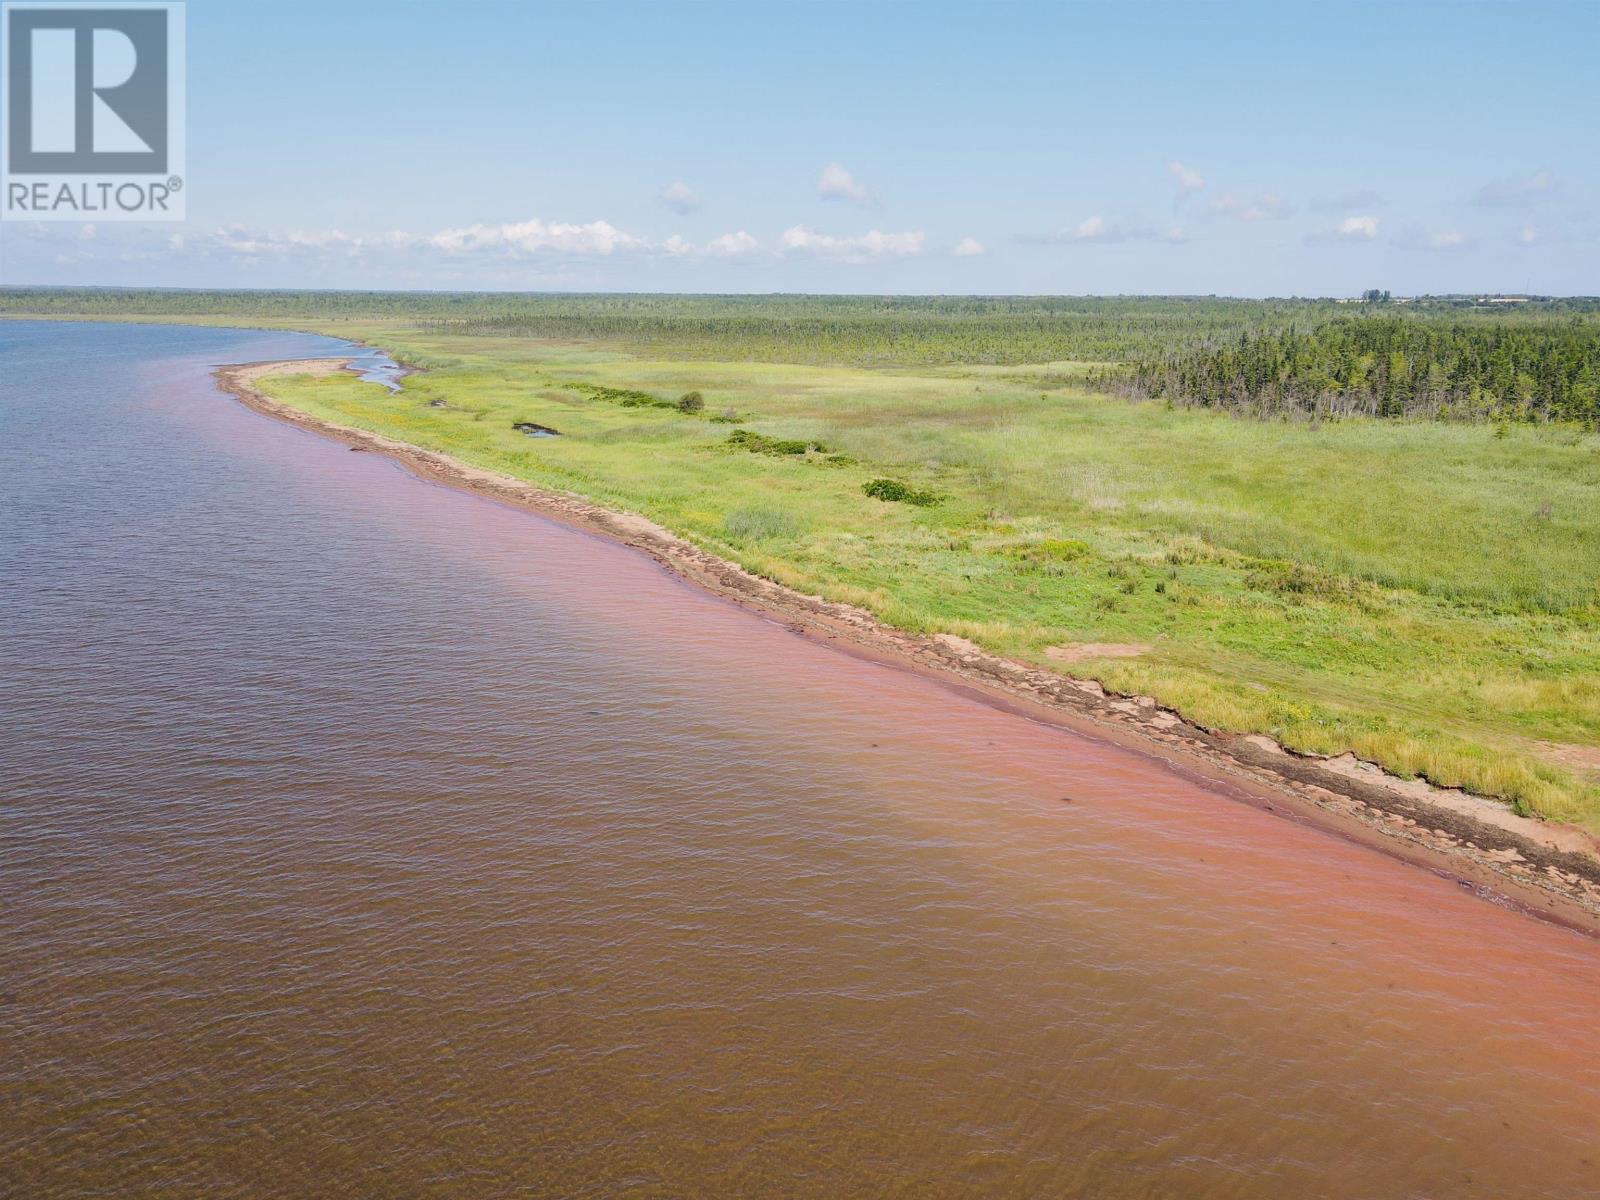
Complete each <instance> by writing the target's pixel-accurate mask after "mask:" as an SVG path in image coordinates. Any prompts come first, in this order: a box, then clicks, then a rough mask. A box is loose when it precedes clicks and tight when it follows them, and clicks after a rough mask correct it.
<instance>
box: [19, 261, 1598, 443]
mask: <svg viewBox="0 0 1600 1200" xmlns="http://www.w3.org/2000/svg"><path fill="white" fill-rule="evenodd" d="M0 313H10V314H16V315H22V314H38V315H60V316H68V315H79V316H108V317H129V316H146V317H166V318H172V317H179V318H181V317H185V316H194V317H204V318H206V319H208V320H211V321H217V320H224V321H230V322H237V323H239V324H249V323H252V322H255V321H269V322H271V323H273V324H278V325H281V324H290V325H294V326H296V327H298V328H305V329H321V330H326V331H329V332H337V331H338V327H339V326H340V325H341V324H343V323H345V322H371V321H405V322H408V323H411V324H413V325H414V326H418V327H422V328H425V329H431V330H436V331H438V332H441V333H457V334H468V335H476V336H483V337H505V338H542V339H562V340H573V341H585V342H602V343H607V344H611V345H615V346H617V347H618V348H621V349H626V350H631V351H634V352H636V353H642V354H650V355H656V356H659V357H663V358H704V359H723V360H731V361H739V360H761V361H767V362H795V363H839V364H847V365H852V366H869V367H874V366H882V367H895V366H904V367H918V366H935V367H938V366H960V365H963V364H972V365H1018V364H1025V363H1026V364H1036V363H1051V362H1080V363H1083V362H1087V363H1093V364H1099V365H1100V368H1101V369H1099V370H1098V371H1096V372H1095V373H1094V374H1093V376H1092V378H1093V379H1094V380H1095V381H1097V382H1098V383H1100V384H1101V385H1103V386H1104V387H1106V388H1108V389H1109V390H1112V391H1115V392H1118V393H1121V394H1123V395H1131V396H1138V397H1155V398H1159V399H1165V400H1169V401H1171V402H1172V403H1175V404H1182V405H1195V406H1203V407H1208V408H1219V409H1224V410H1227V411H1232V412H1238V413H1246V414H1252V415H1259V416H1277V415H1282V414H1290V415H1294V414H1306V415H1313V416H1316V415H1320V416H1327V417H1333V416H1344V415H1353V414H1358V413H1360V414H1370V415H1373V416H1417V417H1429V418H1456V419H1482V418H1486V417H1492V418H1496V419H1529V420H1549V419H1555V420H1573V421H1581V422H1585V423H1588V424H1596V423H1600V411H1597V407H1596V405H1597V401H1596V397H1595V391H1596V370H1597V367H1596V355H1597V353H1600V349H1597V347H1600V300H1596V299H1592V298H1588V299H1548V298H1535V299H1531V300H1529V301H1527V302H1523V303H1516V304H1487V303H1485V302H1483V301H1481V300H1480V299H1478V298H1476V297H1471V296H1459V297H1433V298H1426V299H1421V300H1412V301H1404V302H1401V301H1394V302H1390V301H1388V300H1385V299H1384V298H1383V293H1381V292H1378V293H1376V294H1375V296H1374V298H1372V299H1371V300H1369V301H1368V302H1365V303H1361V302H1358V303H1339V302H1335V301H1332V300H1298V299H1279V300H1232V299H1222V298H1218V297H1214V296H820V295H819V296H812V295H726V296H713V295H706V296H680V295H655V294H625V295H618V294H594V293H588V294H556V293H504V292H320V291H185V290H180V289H159V288H152V289H112V288H103V289H102V288H87V289H86V288H0Z"/></svg>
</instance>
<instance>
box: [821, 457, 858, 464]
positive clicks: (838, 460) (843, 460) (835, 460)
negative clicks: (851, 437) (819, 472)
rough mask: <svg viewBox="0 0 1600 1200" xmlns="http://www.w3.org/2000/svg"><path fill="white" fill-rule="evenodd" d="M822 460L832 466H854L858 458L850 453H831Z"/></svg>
mask: <svg viewBox="0 0 1600 1200" xmlns="http://www.w3.org/2000/svg"><path fill="white" fill-rule="evenodd" d="M822 461H823V462H825V463H827V464H828V465H829V466H830V467H853V466H855V465H856V460H855V459H853V458H851V457H850V456H849V455H848V454H830V455H828V457H827V458H825V459H823V460H822Z"/></svg>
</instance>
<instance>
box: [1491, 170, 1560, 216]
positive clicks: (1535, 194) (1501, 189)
mask: <svg viewBox="0 0 1600 1200" xmlns="http://www.w3.org/2000/svg"><path fill="white" fill-rule="evenodd" d="M1560 190H1561V181H1560V180H1559V179H1557V178H1556V176H1555V172H1554V171H1551V170H1549V169H1546V170H1543V171H1535V172H1534V173H1533V174H1532V175H1529V176H1527V177H1526V178H1522V179H1501V180H1497V181H1496V182H1494V183H1486V184H1484V185H1483V186H1482V187H1481V188H1479V189H1478V191H1477V194H1476V195H1475V196H1473V197H1472V202H1473V203H1474V204H1476V205H1478V206H1479V207H1480V208H1528V207H1531V206H1532V205H1534V204H1537V203H1538V202H1539V201H1540V200H1543V199H1544V198H1546V197H1547V196H1553V195H1555V193H1557V192H1559V191H1560Z"/></svg>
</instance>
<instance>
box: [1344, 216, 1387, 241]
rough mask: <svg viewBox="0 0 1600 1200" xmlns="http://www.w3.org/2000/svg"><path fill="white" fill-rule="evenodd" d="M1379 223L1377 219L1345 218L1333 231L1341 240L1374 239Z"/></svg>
mask: <svg viewBox="0 0 1600 1200" xmlns="http://www.w3.org/2000/svg"><path fill="white" fill-rule="evenodd" d="M1378 225H1379V221H1378V218H1377V217H1346V218H1345V219H1344V220H1342V221H1340V222H1339V227H1338V228H1337V229H1336V230H1334V233H1336V234H1337V235H1338V236H1339V237H1342V238H1367V239H1369V240H1370V239H1371V238H1375V237H1377V236H1378Z"/></svg>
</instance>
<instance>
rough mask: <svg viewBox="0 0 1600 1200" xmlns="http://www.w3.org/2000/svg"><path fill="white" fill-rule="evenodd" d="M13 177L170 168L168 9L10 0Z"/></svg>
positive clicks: (7, 66) (8, 109) (9, 131)
mask: <svg viewBox="0 0 1600 1200" xmlns="http://www.w3.org/2000/svg"><path fill="white" fill-rule="evenodd" d="M5 18H6V62H5V76H6V80H5V89H6V92H5V95H6V120H7V125H6V134H7V147H8V150H9V158H10V161H9V163H8V164H7V167H8V171H9V173H12V174H43V173H49V174H69V175H84V174H118V175H121V174H159V173H162V172H165V171H166V170H167V158H168V154H167V150H168V132H169V131H168V122H167V112H168V95H167V89H168V75H169V72H168V61H167V47H168V36H167V32H168V31H167V18H168V13H167V10H166V8H165V7H149V8H140V7H135V6H126V7H118V8H89V7H78V6H75V5H73V6H67V5H63V6H59V7H58V6H56V5H48V4H41V5H37V6H31V5H27V4H8V5H6V8H5Z"/></svg>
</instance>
